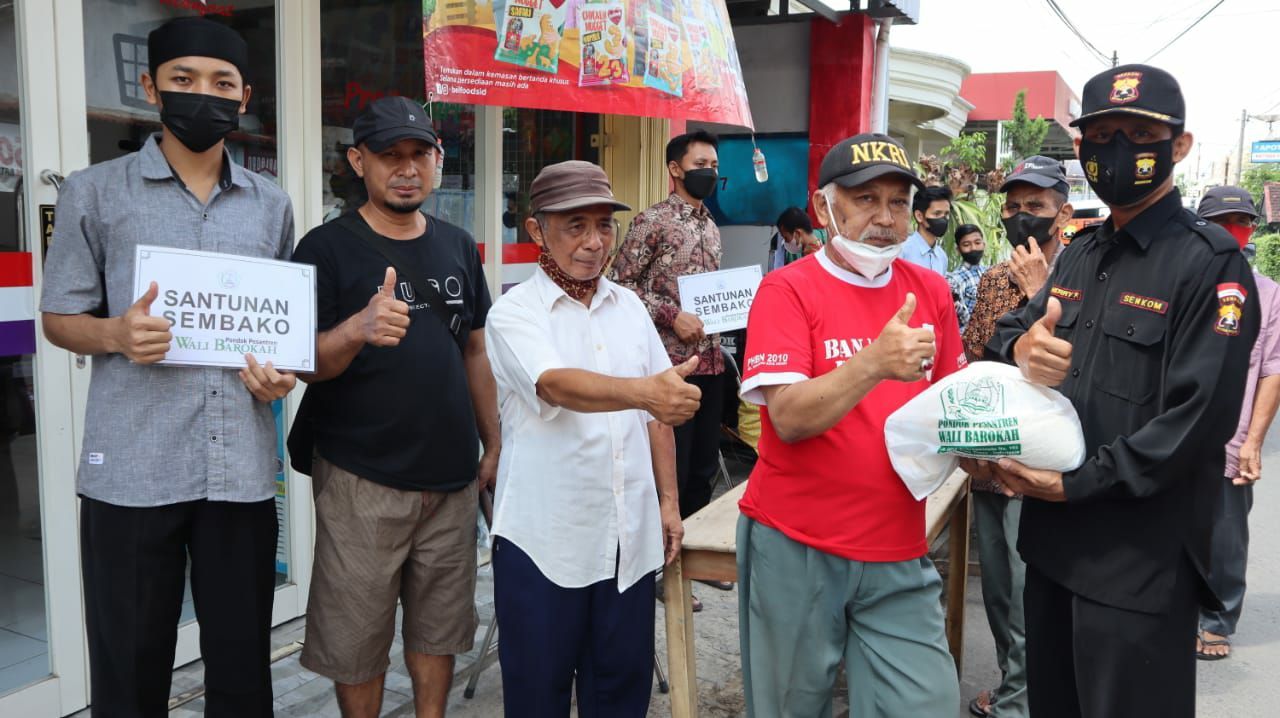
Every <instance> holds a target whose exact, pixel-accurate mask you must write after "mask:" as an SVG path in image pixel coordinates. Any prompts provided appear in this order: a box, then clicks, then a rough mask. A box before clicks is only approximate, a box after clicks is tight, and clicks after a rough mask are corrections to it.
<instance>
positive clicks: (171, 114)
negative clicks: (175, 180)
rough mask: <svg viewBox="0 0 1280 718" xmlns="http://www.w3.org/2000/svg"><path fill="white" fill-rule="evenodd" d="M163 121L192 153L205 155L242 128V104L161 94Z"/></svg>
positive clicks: (192, 95) (209, 97) (211, 97)
mask: <svg viewBox="0 0 1280 718" xmlns="http://www.w3.org/2000/svg"><path fill="white" fill-rule="evenodd" d="M160 100H161V102H162V104H161V106H160V121H161V122H163V123H164V126H165V127H168V128H169V131H170V132H172V133H173V136H174V137H177V138H178V141H179V142H181V143H182V144H183V145H185V146H186V148H187V149H189V150H191V151H192V152H204V151H205V150H207V149H209V148H210V147H213V146H214V145H216V144H218V142H219V141H221V140H222V139H223V138H224V137H226V136H227V135H229V134H231V131H232V130H235V129H236V128H238V127H239V126H240V101H239V100H228V99H227V98H225V97H217V96H214V95H201V94H198V93H195V92H161V93H160Z"/></svg>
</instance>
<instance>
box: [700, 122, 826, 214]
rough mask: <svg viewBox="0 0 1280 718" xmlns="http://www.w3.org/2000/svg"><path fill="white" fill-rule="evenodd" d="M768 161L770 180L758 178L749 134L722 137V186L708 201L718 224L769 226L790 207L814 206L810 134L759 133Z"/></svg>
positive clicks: (720, 152)
mask: <svg viewBox="0 0 1280 718" xmlns="http://www.w3.org/2000/svg"><path fill="white" fill-rule="evenodd" d="M756 145H759V147H760V150H761V151H762V152H764V156H765V160H766V162H768V165H769V179H768V181H766V182H756V177H755V169H754V168H753V166H752V164H751V154H752V152H753V151H754V150H755V145H753V144H752V143H751V138H750V137H742V136H737V137H722V138H720V151H719V155H720V177H721V178H722V179H723V180H724V181H723V183H722V185H721V187H720V188H719V189H718V190H717V191H716V193H715V194H714V195H712V196H711V198H710V199H708V200H707V209H709V210H711V214H712V216H714V217H715V220H716V223H717V224H719V225H720V226H722V227H724V226H729V225H740V224H746V225H760V226H769V225H771V224H773V223H774V220H776V219H777V218H778V215H780V214H782V210H784V209H786V208H787V207H799V208H801V209H804V208H805V207H808V206H809V191H808V186H809V138H808V137H806V136H804V135H772V136H768V135H756Z"/></svg>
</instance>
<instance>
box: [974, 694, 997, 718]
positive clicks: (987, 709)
mask: <svg viewBox="0 0 1280 718" xmlns="http://www.w3.org/2000/svg"><path fill="white" fill-rule="evenodd" d="M994 693H995V691H982V692H980V693H978V697H977V698H974V699H973V700H971V701H969V712H970V713H972V714H973V715H975V716H977V717H978V718H987V716H989V715H991V696H992V694H994Z"/></svg>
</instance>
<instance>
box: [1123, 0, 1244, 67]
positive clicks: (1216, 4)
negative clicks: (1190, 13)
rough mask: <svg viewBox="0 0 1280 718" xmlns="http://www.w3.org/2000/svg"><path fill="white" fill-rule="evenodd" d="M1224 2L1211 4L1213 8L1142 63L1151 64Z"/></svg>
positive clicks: (1224, 0)
mask: <svg viewBox="0 0 1280 718" xmlns="http://www.w3.org/2000/svg"><path fill="white" fill-rule="evenodd" d="M1226 1H1227V0H1218V2H1216V3H1214V4H1213V7H1211V8H1209V9H1208V10H1205V11H1204V14H1203V15H1201V16H1200V17H1198V18H1196V21H1195V22H1193V23H1191V24H1190V25H1188V26H1187V29H1186V30H1183V31H1182V32H1180V33H1178V34H1177V36H1176V37H1174V38H1173V39H1172V40H1170V41H1169V42H1166V43H1165V44H1164V47H1162V48H1160V49H1159V50H1156V51H1155V52H1153V53H1151V57H1148V58H1147V59H1145V60H1143V62H1144V63H1147V62H1151V58H1153V57H1155V56H1156V55H1159V54H1160V53H1162V52H1164V51H1165V50H1167V49H1169V46H1170V45H1172V44H1173V43H1175V42H1177V41H1178V40H1179V39H1181V38H1182V36H1183V35H1186V34H1187V33H1189V32H1191V29H1192V28H1194V27H1195V26H1196V25H1199V24H1200V21H1201V20H1203V19H1205V18H1206V17H1209V13H1211V12H1213V11H1214V10H1217V9H1218V7H1219V6H1220V5H1222V3H1224V2H1226Z"/></svg>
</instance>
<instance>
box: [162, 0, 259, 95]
mask: <svg viewBox="0 0 1280 718" xmlns="http://www.w3.org/2000/svg"><path fill="white" fill-rule="evenodd" d="M179 57H212V58H216V59H219V60H226V61H227V62H229V63H231V64H232V65H235V66H236V69H237V70H239V71H240V79H241V80H243V81H244V82H245V83H248V82H249V74H248V72H249V44H248V43H246V42H245V41H244V38H243V37H240V33H238V32H236V31H235V30H232V29H231V28H229V27H227V26H226V25H222V24H219V23H216V22H214V21H212V20H208V19H206V18H203V17H196V16H191V17H177V18H174V19H172V20H170V21H169V22H166V23H165V24H163V25H161V26H160V27H158V28H156V29H154V30H152V31H151V33H150V34H148V35H147V64H148V66H149V69H150V70H151V77H152V79H155V76H156V70H157V69H159V67H160V66H161V65H163V64H165V63H166V62H168V61H170V60H174V59H177V58H179Z"/></svg>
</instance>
